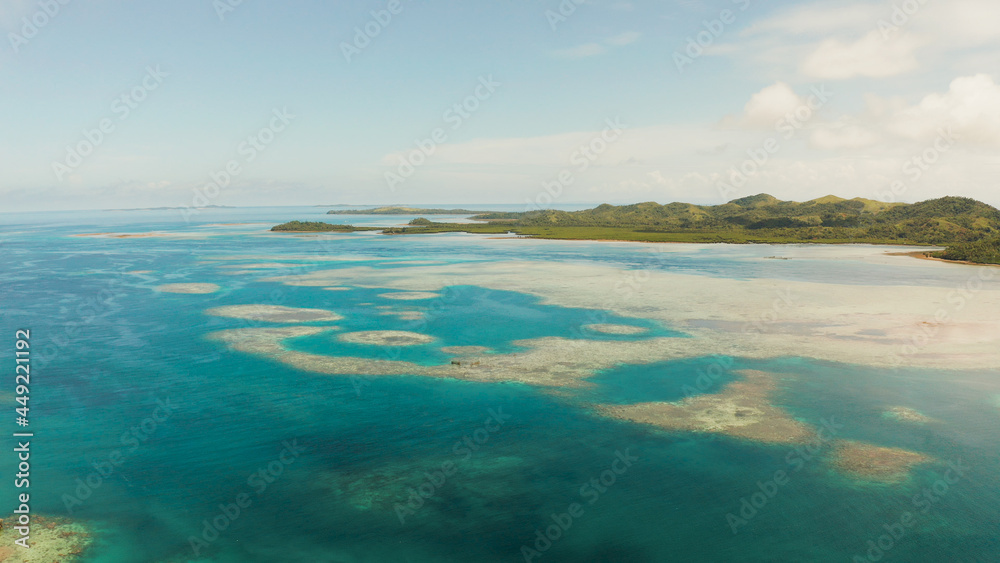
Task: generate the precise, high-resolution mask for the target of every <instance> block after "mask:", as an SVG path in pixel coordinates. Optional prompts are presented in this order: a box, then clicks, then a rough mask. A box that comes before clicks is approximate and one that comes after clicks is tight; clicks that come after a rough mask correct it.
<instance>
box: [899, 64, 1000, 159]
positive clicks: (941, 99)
mask: <svg viewBox="0 0 1000 563" xmlns="http://www.w3.org/2000/svg"><path fill="white" fill-rule="evenodd" d="M888 128H889V130H890V131H892V132H893V133H895V134H896V135H898V136H900V137H903V138H908V139H914V140H927V139H930V138H933V137H934V136H936V135H938V132H939V130H941V129H945V128H951V129H952V130H953V131H954V133H955V134H956V135H957V136H958V137H959V138H960V140H961V142H962V143H963V144H977V145H992V146H1000V85H998V84H997V83H996V82H994V80H993V78H992V77H990V76H988V75H986V74H977V75H975V76H966V77H961V78H956V79H955V80H954V81H952V83H951V85H950V87H949V88H948V91H947V92H945V93H943V94H930V95H928V96H925V97H924V99H923V100H921V101H920V102H919V103H917V104H916V105H913V106H911V107H906V108H903V109H901V110H898V111H897V112H896V113H895V115H893V116H892V117H891V118H890V121H889V124H888Z"/></svg>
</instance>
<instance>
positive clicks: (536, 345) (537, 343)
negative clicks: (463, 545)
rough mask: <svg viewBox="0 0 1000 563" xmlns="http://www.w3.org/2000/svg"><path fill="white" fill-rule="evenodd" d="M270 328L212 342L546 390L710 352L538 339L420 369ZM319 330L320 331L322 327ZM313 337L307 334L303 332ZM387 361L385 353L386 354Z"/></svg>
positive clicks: (326, 368)
mask: <svg viewBox="0 0 1000 563" xmlns="http://www.w3.org/2000/svg"><path fill="white" fill-rule="evenodd" d="M310 328H313V327H287V329H289V330H292V331H293V332H288V333H286V332H281V331H279V330H274V329H259V328H246V329H232V330H225V331H220V332H216V333H213V334H212V335H210V337H211V338H214V339H218V340H222V341H225V342H227V343H228V344H229V345H230V346H231V347H232V348H234V349H237V350H241V351H244V352H250V353H255V354H260V355H264V356H268V357H270V358H272V359H275V360H277V361H281V362H284V363H286V364H288V365H291V366H293V367H295V368H298V369H302V370H305V371H312V372H316V373H322V374H327V375H356V374H359V375H379V376H394V375H423V376H429V377H449V378H454V379H463V380H468V381H482V382H521V383H526V384H529V385H539V386H551V387H579V386H584V385H588V383H587V382H586V381H585V379H586V378H588V377H591V376H593V375H594V373H595V372H597V371H599V370H603V369H608V368H611V367H614V366H617V365H620V364H645V363H651V362H657V361H665V360H671V359H677V358H688V357H698V356H707V355H710V354H712V353H715V352H714V351H712V350H710V349H708V348H706V347H705V346H706V345H707V341H702V342H698V341H694V340H693V339H689V338H652V339H648V340H642V341H636V342H627V341H601V340H569V339H565V338H556V337H549V338H540V339H535V340H520V341H515V342H514V343H513V344H514V345H515V346H519V347H524V348H527V349H528V350H527V351H522V352H518V353H516V354H490V355H485V356H483V357H481V358H477V359H478V360H480V361H479V364H478V365H476V366H472V365H468V364H463V365H461V366H456V365H452V364H451V363H450V362H449V363H448V364H442V365H436V366H424V365H419V364H414V363H411V362H404V361H396V360H392V361H386V360H383V359H379V358H376V359H374V360H373V359H369V358H361V357H349V356H325V355H321V354H311V353H306V352H298V351H293V350H286V349H285V348H284V347H283V346H282V345H281V341H282V340H284V339H286V338H291V337H294V336H300V334H298V333H295V332H294V329H310ZM322 329H325V327H324V328H322ZM307 334H312V333H307ZM386 357H387V358H390V359H391V356H390V354H388V353H387V354H386Z"/></svg>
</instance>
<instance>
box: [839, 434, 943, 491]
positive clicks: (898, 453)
mask: <svg viewBox="0 0 1000 563" xmlns="http://www.w3.org/2000/svg"><path fill="white" fill-rule="evenodd" d="M930 461H933V459H932V458H930V457H928V456H926V455H924V454H921V453H917V452H911V451H909V450H903V449H899V448H886V447H882V446H876V445H874V444H866V443H864V442H852V441H847V440H841V441H839V442H837V443H836V445H835V448H834V452H833V465H834V467H836V468H837V469H838V470H840V471H842V472H844V473H846V474H847V475H849V476H851V477H855V478H858V479H862V480H867V481H877V482H881V483H898V482H900V481H902V480H904V479H906V477H907V476H908V475H909V473H910V469H912V468H913V467H914V466H916V465H919V464H921V463H927V462H930Z"/></svg>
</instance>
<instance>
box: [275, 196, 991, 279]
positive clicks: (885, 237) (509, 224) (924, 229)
mask: <svg viewBox="0 0 1000 563" xmlns="http://www.w3.org/2000/svg"><path fill="white" fill-rule="evenodd" d="M402 210H406V211H405V212H403V211H402ZM433 212H447V213H448V214H452V213H454V214H462V213H474V212H471V211H466V210H426V209H418V208H404V207H389V208H379V209H371V210H367V211H366V212H365V214H367V215H402V214H408V215H415V214H419V215H433V214H436V213H433ZM330 213H331V214H348V213H357V212H346V211H331V212H330ZM472 218H473V219H475V220H478V221H480V222H479V223H472V224H467V223H436V222H433V221H431V220H429V219H427V218H425V217H420V218H418V219H414V220H413V221H411V222H410V224H409V226H407V227H391V228H382V229H378V230H381V231H382V232H383V233H384V234H388V235H409V234H427V233H447V232H465V233H481V234H506V233H514V234H517V235H520V236H525V237H532V238H546V239H564V240H618V241H636V242H692V243H766V244H790V243H814V244H844V243H865V244H891V245H934V246H944V247H947V249H946V250H944V251H940V252H929V253H926V256H927V257H930V258H940V259H943V260H953V261H962V262H969V263H975V264H1000V210H998V209H996V208H995V207H992V206H990V205H987V204H985V203H982V202H980V201H976V200H974V199H970V198H964V197H942V198H938V199H932V200H928V201H923V202H920V203H913V204H906V203H884V202H880V201H874V200H870V199H864V198H854V199H844V198H840V197H836V196H826V197H822V198H818V199H814V200H810V201H806V202H795V201H781V200H779V199H777V198H775V197H773V196H771V195H768V194H759V195H755V196H750V197H745V198H741V199H736V200H733V201H730V202H728V203H725V204H722V205H712V206H704V205H693V204H690V203H670V204H667V205H660V204H658V203H654V202H647V203H637V204H633V205H621V206H615V205H608V204H604V205H600V206H597V207H595V208H593V209H587V210H583V211H557V210H553V209H543V210H537V211H525V212H485V213H475V214H474V216H473V217H472ZM293 223H297V222H293ZM286 225H288V223H286ZM298 225H299V226H302V225H310V223H298ZM318 225H320V226H319V227H317V228H316V229H315V230H338V229H336V228H327V227H323V226H322V225H328V224H327V223H319V224H318ZM279 227H281V225H279ZM331 227H341V229H340V230H346V229H345V228H346V227H349V226H347V225H340V226H331ZM351 229H354V228H353V227H351ZM372 229H373V228H367V229H366V230H372ZM274 230H291V229H278V227H275V229H274ZM305 230H310V229H308V228H306V229H305Z"/></svg>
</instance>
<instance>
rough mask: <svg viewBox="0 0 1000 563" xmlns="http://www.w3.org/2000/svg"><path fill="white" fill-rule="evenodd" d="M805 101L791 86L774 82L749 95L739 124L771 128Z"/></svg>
mask: <svg viewBox="0 0 1000 563" xmlns="http://www.w3.org/2000/svg"><path fill="white" fill-rule="evenodd" d="M805 103H806V101H805V99H803V98H802V97H801V96H799V95H798V94H796V93H795V90H792V87H791V86H789V85H788V84H786V83H784V82H776V83H774V84H772V85H771V86H768V87H767V88H764V89H763V90H761V91H760V92H757V93H756V94H754V95H753V96H751V97H750V101H749V102H747V104H746V106H744V107H743V116H742V118H741V119H740V121H739V124H740V125H742V126H745V127H764V128H767V129H771V128H773V127H774V124H775V123H776V122H777V121H778V120H780V119H781V118H782V117H784V116H785V115H788V114H789V113H793V112H794V111H795V110H796V109H797V108H799V107H801V106H802V105H804V104H805Z"/></svg>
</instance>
